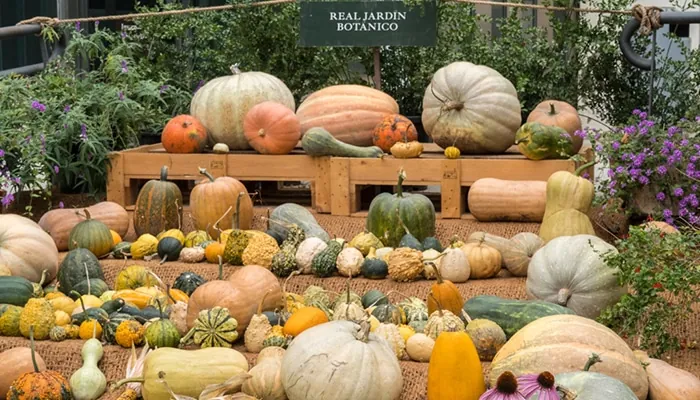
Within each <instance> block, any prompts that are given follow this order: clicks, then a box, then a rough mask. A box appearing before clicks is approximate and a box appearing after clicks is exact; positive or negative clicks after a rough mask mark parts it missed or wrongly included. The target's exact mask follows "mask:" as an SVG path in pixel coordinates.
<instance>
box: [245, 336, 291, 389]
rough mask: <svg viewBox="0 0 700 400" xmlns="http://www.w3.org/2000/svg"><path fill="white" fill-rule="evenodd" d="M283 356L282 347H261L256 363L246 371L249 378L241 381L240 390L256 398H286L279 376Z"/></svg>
mask: <svg viewBox="0 0 700 400" xmlns="http://www.w3.org/2000/svg"><path fill="white" fill-rule="evenodd" d="M280 350H281V352H280ZM260 357H262V358H260ZM283 357H284V349H282V348H281V347H276V346H270V347H265V348H264V349H262V350H261V351H260V355H259V356H258V363H257V364H255V366H254V367H253V368H251V369H250V371H248V374H250V375H251V378H250V379H247V380H246V381H245V382H244V383H243V387H241V391H242V392H243V393H245V394H247V395H249V396H253V397H255V398H256V399H263V400H286V399H287V395H286V394H285V393H284V387H283V386H282V377H281V372H282V358H283Z"/></svg>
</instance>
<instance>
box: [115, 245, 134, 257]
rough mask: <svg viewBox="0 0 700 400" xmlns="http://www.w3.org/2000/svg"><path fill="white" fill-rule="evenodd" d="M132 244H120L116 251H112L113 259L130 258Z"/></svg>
mask: <svg viewBox="0 0 700 400" xmlns="http://www.w3.org/2000/svg"><path fill="white" fill-rule="evenodd" d="M130 251H131V242H119V243H117V245H116V246H114V249H112V257H114V258H120V259H124V258H127V257H129V256H130V255H131V254H130V253H129V252H130Z"/></svg>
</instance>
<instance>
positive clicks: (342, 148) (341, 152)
mask: <svg viewBox="0 0 700 400" xmlns="http://www.w3.org/2000/svg"><path fill="white" fill-rule="evenodd" d="M301 147H302V148H303V149H304V151H305V152H306V154H308V155H310V156H312V157H320V156H334V157H360V158H381V157H383V156H384V151H383V150H382V149H380V148H379V147H377V146H371V147H360V146H353V145H350V144H347V143H344V142H341V141H340V140H338V139H336V138H334V137H333V135H331V134H330V133H329V132H328V131H327V130H325V129H323V128H311V129H309V130H308V131H306V133H304V136H303V137H302V138H301Z"/></svg>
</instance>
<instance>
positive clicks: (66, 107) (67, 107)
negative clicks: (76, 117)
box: [63, 104, 70, 113]
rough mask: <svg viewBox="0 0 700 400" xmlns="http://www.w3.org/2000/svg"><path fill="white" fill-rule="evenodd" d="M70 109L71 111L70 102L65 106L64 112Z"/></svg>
mask: <svg viewBox="0 0 700 400" xmlns="http://www.w3.org/2000/svg"><path fill="white" fill-rule="evenodd" d="M69 111H70V104H69V105H67V106H65V107H63V112H64V113H67V112H69Z"/></svg>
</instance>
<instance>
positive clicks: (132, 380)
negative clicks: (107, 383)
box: [112, 378, 146, 389]
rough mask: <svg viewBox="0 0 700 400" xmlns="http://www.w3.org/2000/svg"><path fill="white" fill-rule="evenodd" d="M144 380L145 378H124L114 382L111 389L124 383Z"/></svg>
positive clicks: (142, 381)
mask: <svg viewBox="0 0 700 400" xmlns="http://www.w3.org/2000/svg"><path fill="white" fill-rule="evenodd" d="M144 382H146V380H145V379H144V378H126V379H122V380H120V381H119V382H117V383H116V384H114V386H113V387H112V389H117V388H119V387H120V386H124V385H126V384H127V383H144Z"/></svg>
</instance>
